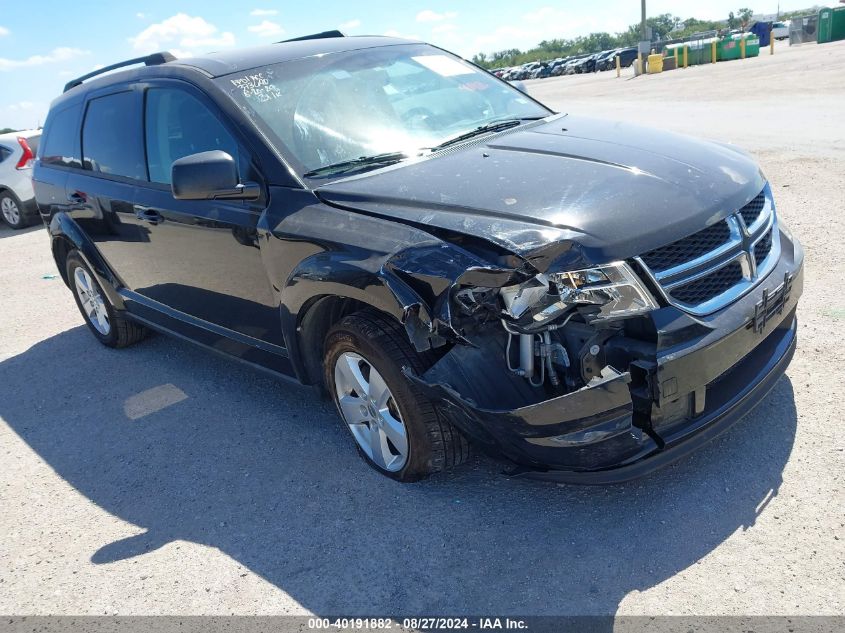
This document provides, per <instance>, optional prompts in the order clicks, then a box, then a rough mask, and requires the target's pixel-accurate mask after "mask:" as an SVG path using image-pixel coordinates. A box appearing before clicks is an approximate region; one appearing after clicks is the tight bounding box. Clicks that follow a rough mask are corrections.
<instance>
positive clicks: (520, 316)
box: [499, 262, 658, 331]
mask: <svg viewBox="0 0 845 633" xmlns="http://www.w3.org/2000/svg"><path fill="white" fill-rule="evenodd" d="M499 294H500V296H501V298H502V302H503V303H504V307H505V309H504V313H505V316H507V317H510V320H512V321H513V325H514V326H515V327H516V328H517V329H521V330H530V331H533V330H535V329H536V330H543V329H546V327H547V326H548V325H550V324H552V322H553V321H555V320H556V319H557V318H558V317H560V316H562V315H563V314H565V313H567V312H569V311H570V310H572V309H573V308H581V310H580V312H581V314H582V315H583V316H584V319H585V321H587V322H594V321H611V320H614V319H625V318H628V317H632V316H637V315H640V314H646V313H648V312H650V311H651V310H654V309H656V308H657V307H658V306H657V302H656V301H655V300H654V298H653V297H652V296H651V293H649V291H648V290H647V289H646V288H645V286H643V284H642V282H640V280H639V279H638V278H637V275H636V274H635V273H634V271H633V270H631V267H630V266H628V264H626V263H624V262H616V263H613V264H607V265H604V266H597V267H595V268H587V269H584V270H575V271H566V272H559V273H547V274H541V275H537V276H536V277H534V278H532V279H530V280H529V281H527V282H525V283H523V284H520V285H518V286H509V287H507V288H502V289H501V290H500V292H499Z"/></svg>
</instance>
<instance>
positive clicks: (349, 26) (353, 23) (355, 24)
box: [339, 19, 361, 31]
mask: <svg viewBox="0 0 845 633" xmlns="http://www.w3.org/2000/svg"><path fill="white" fill-rule="evenodd" d="M360 26H361V20H358V19H355V20H349V22H344V23H343V24H341V25H340V27H339V28H340V30H341V31H354V30H355V29H357V28H359V27H360Z"/></svg>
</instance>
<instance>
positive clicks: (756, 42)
mask: <svg viewBox="0 0 845 633" xmlns="http://www.w3.org/2000/svg"><path fill="white" fill-rule="evenodd" d="M741 37H742V38H743V39H745V56H746V57H757V56H758V55H759V54H760V38H759V37H758V36H757V35H755V34H754V33H743V34H742V36H741Z"/></svg>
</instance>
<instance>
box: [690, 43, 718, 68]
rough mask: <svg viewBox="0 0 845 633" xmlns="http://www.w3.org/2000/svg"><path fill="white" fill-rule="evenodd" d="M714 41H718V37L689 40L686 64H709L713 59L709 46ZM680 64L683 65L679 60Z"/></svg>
mask: <svg viewBox="0 0 845 633" xmlns="http://www.w3.org/2000/svg"><path fill="white" fill-rule="evenodd" d="M714 41H715V42H718V38H716V37H708V38H706V39H703V40H693V41H691V42H690V43H689V52H688V53H687V54H688V55H689V60H688V64H689V65H690V66H694V65H696V64H709V63H710V62H711V61H713V60H712V55H713V53H712V49H711V46H712V44H713V42H714ZM681 52H683V51H681ZM681 65H682V66H683V62H681Z"/></svg>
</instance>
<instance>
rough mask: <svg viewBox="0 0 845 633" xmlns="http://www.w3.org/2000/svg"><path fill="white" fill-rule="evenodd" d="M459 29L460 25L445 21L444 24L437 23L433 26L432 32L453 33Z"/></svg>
mask: <svg viewBox="0 0 845 633" xmlns="http://www.w3.org/2000/svg"><path fill="white" fill-rule="evenodd" d="M457 30H458V25H457V24H453V23H452V22H444V23H443V24H436V25H435V26H433V27H432V28H431V32H432V33H452V32H454V31H457Z"/></svg>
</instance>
